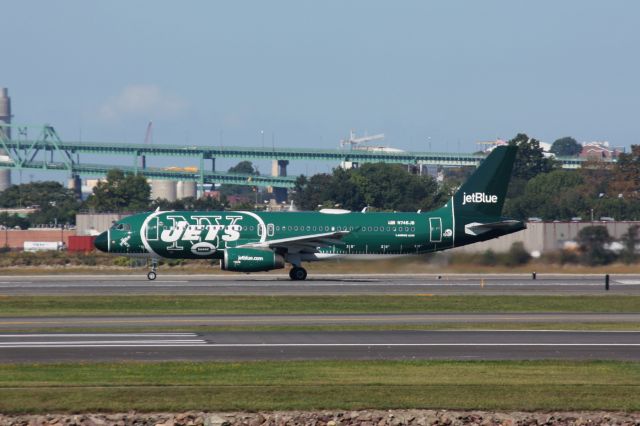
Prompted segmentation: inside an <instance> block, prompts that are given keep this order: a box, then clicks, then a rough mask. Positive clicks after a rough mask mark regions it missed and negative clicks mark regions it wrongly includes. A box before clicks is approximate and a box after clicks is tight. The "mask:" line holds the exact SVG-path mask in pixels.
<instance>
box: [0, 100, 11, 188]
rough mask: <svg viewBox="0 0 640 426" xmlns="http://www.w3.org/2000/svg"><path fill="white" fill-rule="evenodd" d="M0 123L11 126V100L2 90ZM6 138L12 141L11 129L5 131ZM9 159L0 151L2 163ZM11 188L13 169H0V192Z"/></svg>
mask: <svg viewBox="0 0 640 426" xmlns="http://www.w3.org/2000/svg"><path fill="white" fill-rule="evenodd" d="M0 122H2V123H4V124H11V98H9V90H8V89H6V88H5V87H3V88H0ZM4 132H5V136H6V137H7V138H9V139H11V129H10V128H7V129H5V130H4ZM8 159H9V157H8V156H7V153H6V152H5V151H4V150H1V149H0V161H7V160H8ZM10 186H11V169H0V191H4V190H5V189H7V188H8V187H10Z"/></svg>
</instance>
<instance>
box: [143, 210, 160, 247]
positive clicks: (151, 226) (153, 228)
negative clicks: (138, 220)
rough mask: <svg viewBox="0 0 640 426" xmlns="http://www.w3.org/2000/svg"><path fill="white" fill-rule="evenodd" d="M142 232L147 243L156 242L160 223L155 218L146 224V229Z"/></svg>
mask: <svg viewBox="0 0 640 426" xmlns="http://www.w3.org/2000/svg"><path fill="white" fill-rule="evenodd" d="M144 232H145V237H146V238H147V241H158V238H159V236H160V221H159V220H158V217H157V216H156V217H154V218H153V219H151V220H150V221H149V222H148V223H147V229H145V230H144Z"/></svg>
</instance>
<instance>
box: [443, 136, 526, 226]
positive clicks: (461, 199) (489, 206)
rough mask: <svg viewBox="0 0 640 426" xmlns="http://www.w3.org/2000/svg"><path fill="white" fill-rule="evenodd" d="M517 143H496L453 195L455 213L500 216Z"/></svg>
mask: <svg viewBox="0 0 640 426" xmlns="http://www.w3.org/2000/svg"><path fill="white" fill-rule="evenodd" d="M517 150H518V147H516V146H499V147H497V148H495V149H494V150H493V151H492V152H491V154H489V156H488V157H487V158H486V159H485V160H484V161H483V162H482V164H480V166H479V167H478V168H477V169H476V171H475V172H474V173H473V174H472V175H471V177H469V179H468V180H467V181H466V182H465V183H464V184H463V185H462V186H461V187H460V189H459V190H458V192H456V193H455V195H454V196H453V203H454V207H455V212H456V214H460V213H462V214H481V215H484V216H490V217H499V216H500V215H501V214H502V206H503V205H504V200H505V197H506V195H507V188H508V187H509V180H510V178H511V170H512V169H513V163H514V161H515V158H516V152H517Z"/></svg>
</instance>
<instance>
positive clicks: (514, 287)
mask: <svg viewBox="0 0 640 426" xmlns="http://www.w3.org/2000/svg"><path fill="white" fill-rule="evenodd" d="M147 294H153V295H349V294H350V295H359V294H369V295H387V294H434V295H462V294H470V295H593V294H618V295H640V275H617V276H611V280H610V289H609V291H605V278H604V275H558V274H556V275H546V274H544V275H543V274H538V275H537V277H536V279H535V280H533V279H532V275H530V274H491V275H488V274H467V275H464V274H448V275H440V276H439V275H434V274H399V275H380V274H353V275H313V274H310V276H309V278H308V279H307V280H306V281H303V282H300V281H298V282H292V281H290V280H289V278H288V276H286V275H272V274H252V275H245V274H242V275H168V274H166V275H165V274H162V273H160V274H159V277H158V279H157V280H155V281H148V280H147V279H146V277H145V276H144V274H141V273H139V272H136V273H135V274H132V275H81V276H78V275H49V276H4V277H0V296H36V295H48V296H51V295H58V296H59V295H147Z"/></svg>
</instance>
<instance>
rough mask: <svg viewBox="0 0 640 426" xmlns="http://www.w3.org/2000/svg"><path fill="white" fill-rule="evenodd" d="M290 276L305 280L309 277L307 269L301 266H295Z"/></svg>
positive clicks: (294, 279) (295, 279)
mask: <svg viewBox="0 0 640 426" xmlns="http://www.w3.org/2000/svg"><path fill="white" fill-rule="evenodd" d="M289 278H291V279H292V280H293V281H304V280H306V279H307V270H306V269H304V268H302V267H300V266H294V267H293V268H291V270H290V271H289Z"/></svg>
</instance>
